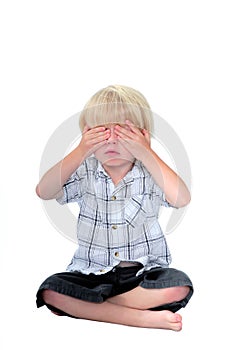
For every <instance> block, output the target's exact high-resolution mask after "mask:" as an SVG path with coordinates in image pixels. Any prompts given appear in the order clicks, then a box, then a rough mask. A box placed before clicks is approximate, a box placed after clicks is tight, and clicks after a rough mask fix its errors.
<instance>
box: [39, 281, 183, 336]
mask: <svg viewBox="0 0 231 350" xmlns="http://www.w3.org/2000/svg"><path fill="white" fill-rule="evenodd" d="M188 292H189V288H188V287H186V286H185V287H184V286H183V287H171V288H164V289H145V288H142V287H136V288H134V289H133V290H131V291H129V292H126V293H123V294H120V295H117V296H114V297H111V298H109V299H107V300H106V301H104V302H102V303H92V302H88V301H83V300H79V299H76V298H73V297H70V296H67V295H63V294H60V293H57V292H54V291H52V290H49V289H46V290H44V291H43V298H44V301H45V303H46V304H48V305H52V306H54V307H56V308H58V309H60V310H63V311H64V312H65V313H67V314H69V315H71V316H74V317H78V318H83V319H88V320H95V321H101V322H109V323H116V324H122V325H127V326H134V327H145V328H162V329H171V330H174V331H180V330H181V329H182V317H181V316H180V315H179V314H175V313H173V312H171V311H168V310H163V311H150V310H148V309H150V308H154V307H157V306H160V305H164V304H168V303H171V302H174V301H180V300H182V299H184V298H185V297H186V295H187V294H188Z"/></svg>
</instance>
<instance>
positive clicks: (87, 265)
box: [58, 156, 171, 274]
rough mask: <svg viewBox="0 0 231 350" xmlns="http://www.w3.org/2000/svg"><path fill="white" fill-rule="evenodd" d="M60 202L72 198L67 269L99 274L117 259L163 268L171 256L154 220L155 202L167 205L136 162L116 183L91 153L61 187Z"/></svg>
mask: <svg viewBox="0 0 231 350" xmlns="http://www.w3.org/2000/svg"><path fill="white" fill-rule="evenodd" d="M63 192H64V194H63V197H62V198H59V199H58V202H59V203H60V204H66V203H70V202H77V203H78V205H79V216H78V218H77V241H78V246H77V250H76V252H75V254H74V256H73V258H72V261H71V263H70V264H69V265H68V267H67V271H79V272H82V273H84V274H90V273H93V274H103V273H106V272H108V271H110V270H112V269H113V268H114V267H115V266H116V265H118V264H119V263H120V262H121V261H126V262H139V263H141V264H142V265H143V268H141V270H140V271H139V272H138V274H139V273H142V272H143V271H144V270H149V269H150V268H153V267H168V266H169V264H170V262H171V255H170V252H169V248H168V246H167V242H166V239H165V236H164V234H163V232H162V230H161V227H160V225H159V222H158V216H159V210H160V207H161V206H170V204H169V203H168V202H167V200H166V199H165V196H164V193H163V191H162V190H161V189H160V187H159V186H158V185H157V184H156V183H155V181H154V179H153V177H152V176H151V174H150V173H149V172H148V171H147V169H146V168H145V167H144V166H143V165H142V163H141V162H139V161H136V162H135V163H134V165H133V167H132V169H131V170H130V171H129V172H128V173H127V174H126V176H125V177H124V178H123V179H122V180H121V181H120V182H119V184H117V185H116V186H115V185H114V183H113V181H112V179H111V178H110V176H109V175H108V174H107V172H106V171H105V170H104V168H103V167H102V165H101V164H100V162H98V160H97V159H96V158H95V157H94V156H92V157H89V158H87V159H86V160H85V161H84V162H83V163H82V164H81V165H80V167H79V168H78V169H77V170H76V171H75V172H74V173H73V174H72V175H71V177H70V178H69V179H68V181H67V182H66V184H65V185H64V186H63Z"/></svg>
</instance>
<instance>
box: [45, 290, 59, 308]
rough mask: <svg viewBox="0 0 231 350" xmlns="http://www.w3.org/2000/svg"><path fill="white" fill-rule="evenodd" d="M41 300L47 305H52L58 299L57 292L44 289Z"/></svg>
mask: <svg viewBox="0 0 231 350" xmlns="http://www.w3.org/2000/svg"><path fill="white" fill-rule="evenodd" d="M42 296H43V300H44V301H45V303H46V304H48V305H54V304H55V303H56V301H57V299H58V293H57V292H54V291H53V290H51V289H44V291H43V292H42Z"/></svg>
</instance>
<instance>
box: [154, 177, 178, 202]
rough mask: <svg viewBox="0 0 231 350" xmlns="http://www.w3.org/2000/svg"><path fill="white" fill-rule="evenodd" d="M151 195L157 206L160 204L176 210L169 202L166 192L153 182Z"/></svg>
mask: <svg viewBox="0 0 231 350" xmlns="http://www.w3.org/2000/svg"><path fill="white" fill-rule="evenodd" d="M151 181H152V180H151ZM151 195H152V199H153V200H154V201H155V202H156V204H159V205H160V206H163V207H169V208H175V207H174V206H173V205H172V204H170V203H169V202H168V201H167V199H166V197H165V193H164V191H163V190H162V189H161V188H160V187H159V186H158V185H157V184H156V183H155V182H154V181H152V186H151Z"/></svg>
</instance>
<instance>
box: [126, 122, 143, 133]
mask: <svg viewBox="0 0 231 350" xmlns="http://www.w3.org/2000/svg"><path fill="white" fill-rule="evenodd" d="M125 123H126V124H127V125H128V126H129V128H130V129H131V130H132V132H134V133H135V134H140V133H141V132H140V129H139V128H137V127H136V126H135V125H134V124H133V123H132V122H131V121H130V120H126V121H125Z"/></svg>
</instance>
